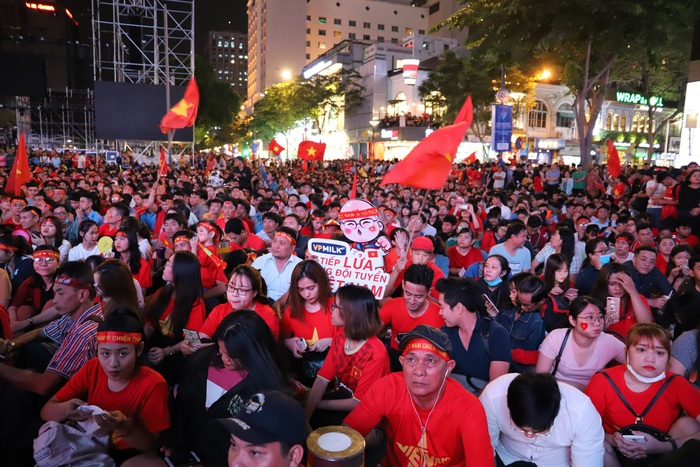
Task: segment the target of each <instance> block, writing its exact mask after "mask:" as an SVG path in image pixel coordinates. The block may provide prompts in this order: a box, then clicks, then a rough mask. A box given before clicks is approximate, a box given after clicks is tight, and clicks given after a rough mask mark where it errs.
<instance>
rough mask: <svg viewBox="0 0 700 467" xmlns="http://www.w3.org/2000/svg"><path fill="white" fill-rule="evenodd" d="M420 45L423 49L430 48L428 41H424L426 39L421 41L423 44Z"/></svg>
mask: <svg viewBox="0 0 700 467" xmlns="http://www.w3.org/2000/svg"><path fill="white" fill-rule="evenodd" d="M422 47H423V50H428V49H429V48H430V43H429V42H426V41H423V46H422Z"/></svg>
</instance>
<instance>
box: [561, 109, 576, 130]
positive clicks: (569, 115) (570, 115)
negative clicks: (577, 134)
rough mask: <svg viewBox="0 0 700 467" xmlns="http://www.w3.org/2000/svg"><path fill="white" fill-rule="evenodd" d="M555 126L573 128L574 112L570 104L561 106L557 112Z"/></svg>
mask: <svg viewBox="0 0 700 467" xmlns="http://www.w3.org/2000/svg"><path fill="white" fill-rule="evenodd" d="M557 126H560V127H563V128H571V127H573V126H574V111H573V110H572V107H571V104H562V105H560V106H559V110H557Z"/></svg>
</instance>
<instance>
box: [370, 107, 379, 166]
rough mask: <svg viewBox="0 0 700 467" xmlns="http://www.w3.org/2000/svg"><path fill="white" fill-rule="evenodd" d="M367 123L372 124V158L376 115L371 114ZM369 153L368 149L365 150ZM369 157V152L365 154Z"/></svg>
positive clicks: (377, 121)
mask: <svg viewBox="0 0 700 467" xmlns="http://www.w3.org/2000/svg"><path fill="white" fill-rule="evenodd" d="M369 124H370V125H372V159H374V132H375V130H376V129H377V125H379V119H378V118H377V117H376V115H372V120H370V121H369ZM367 152H368V153H369V151H367ZM367 156H368V157H369V154H367Z"/></svg>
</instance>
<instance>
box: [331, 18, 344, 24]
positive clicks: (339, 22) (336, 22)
mask: <svg viewBox="0 0 700 467" xmlns="http://www.w3.org/2000/svg"><path fill="white" fill-rule="evenodd" d="M333 24H337V25H341V24H343V21H342V20H340V19H339V18H335V19H334V20H333Z"/></svg>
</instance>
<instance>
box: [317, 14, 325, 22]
mask: <svg viewBox="0 0 700 467" xmlns="http://www.w3.org/2000/svg"><path fill="white" fill-rule="evenodd" d="M318 22H319V23H325V22H326V18H325V17H323V16H319V17H318Z"/></svg>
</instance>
